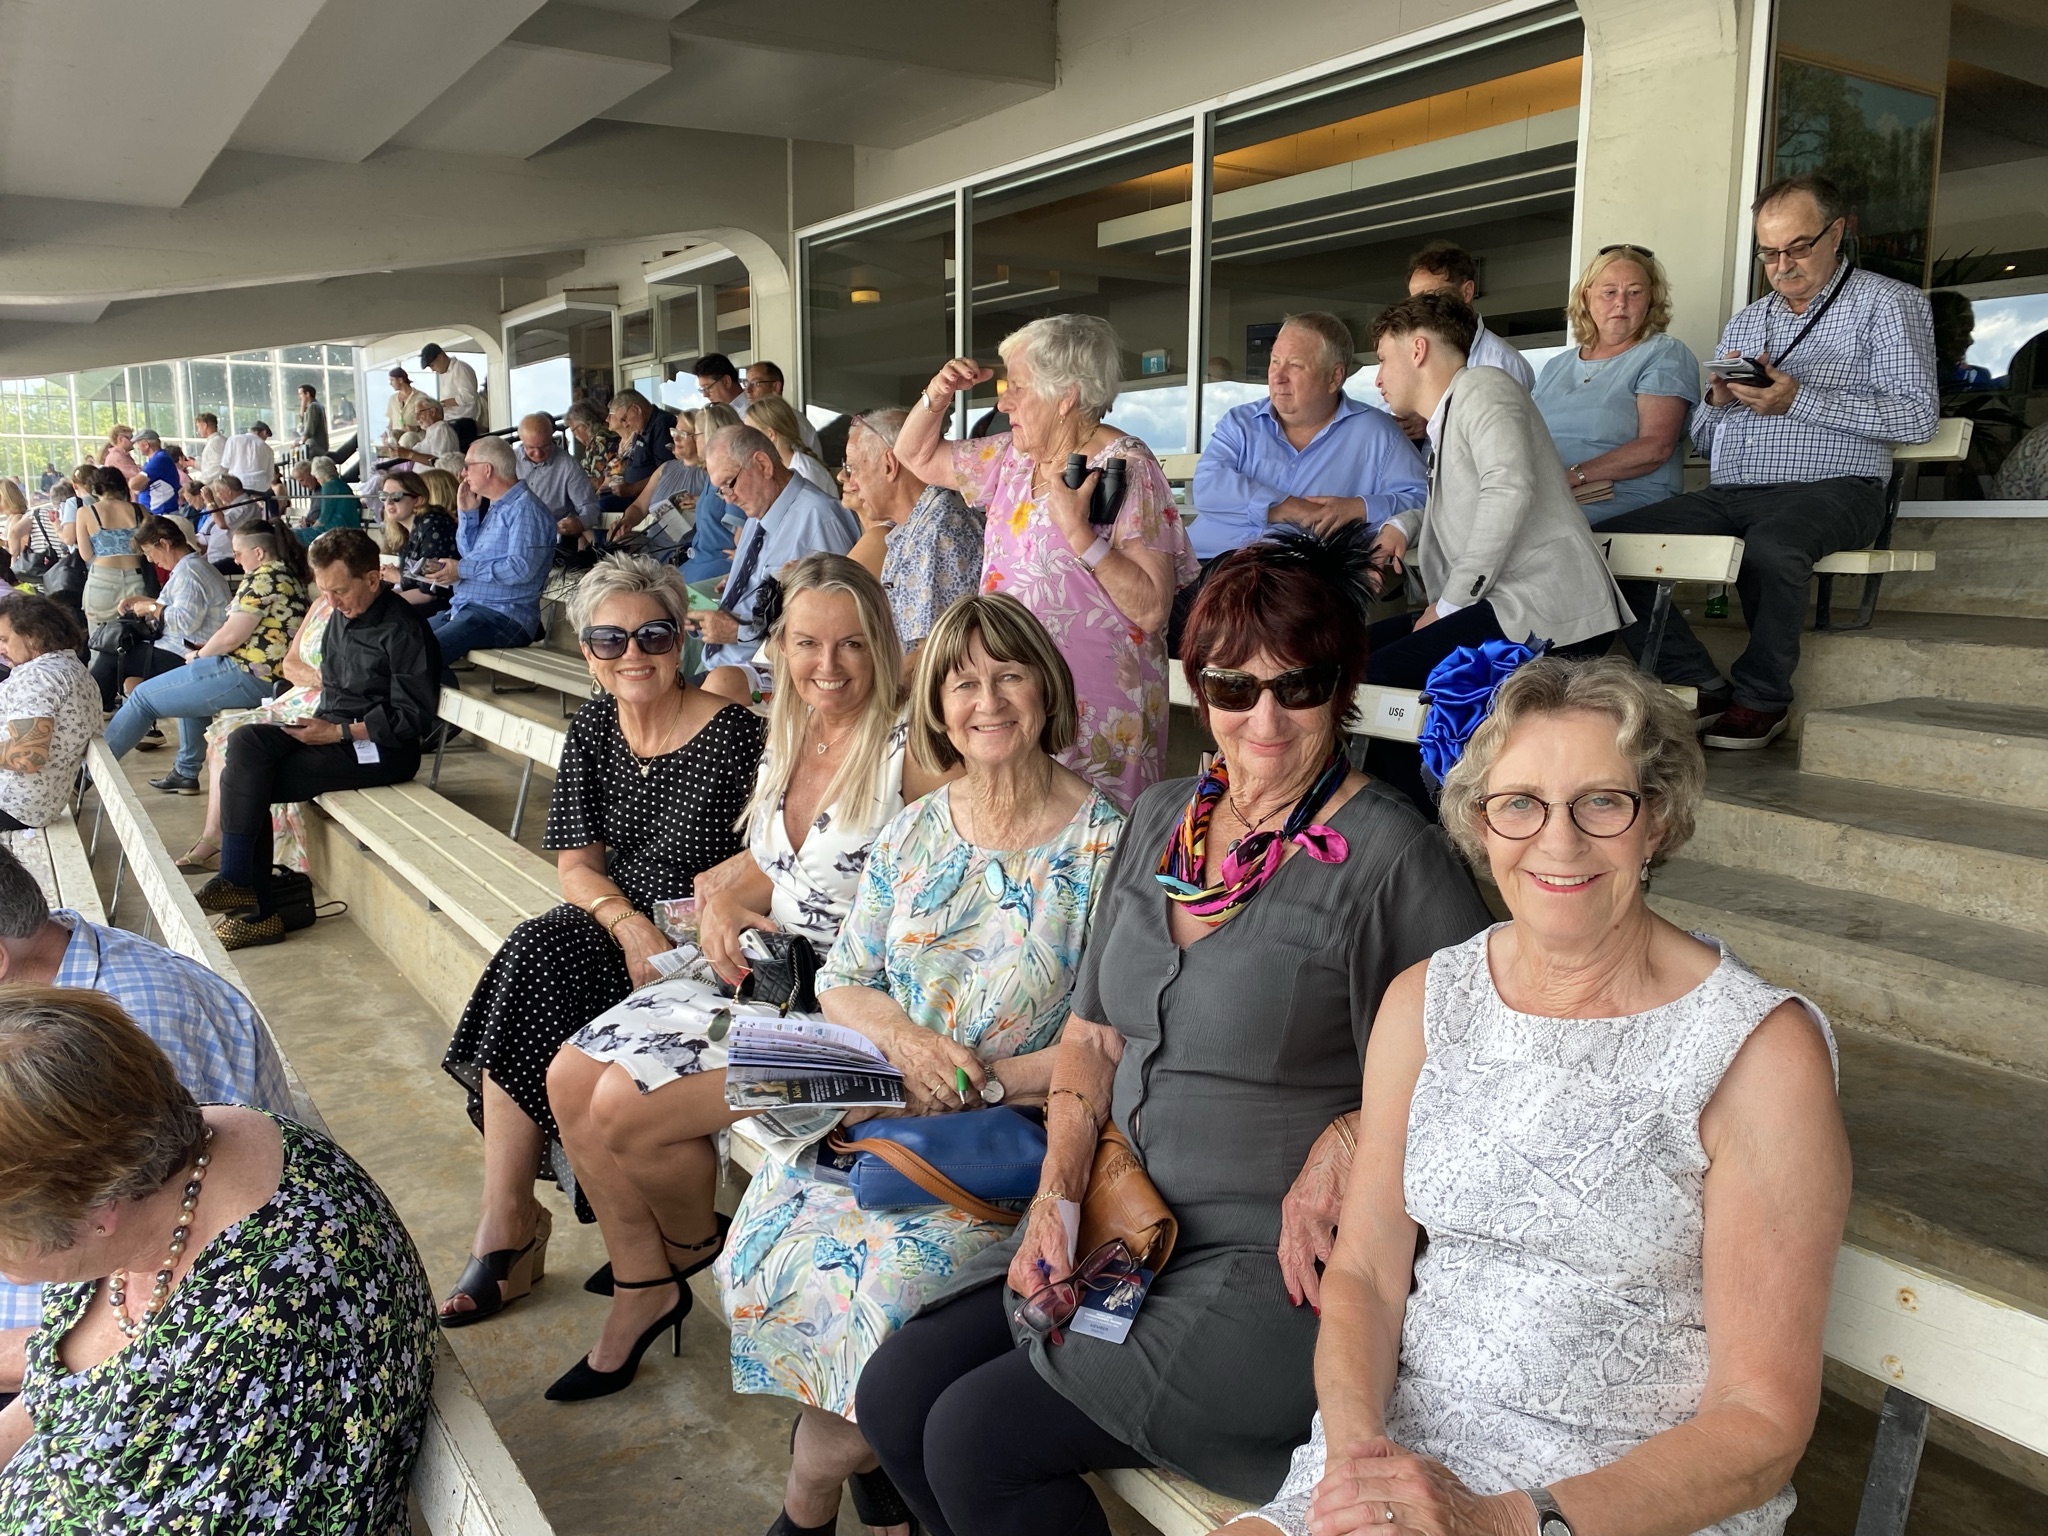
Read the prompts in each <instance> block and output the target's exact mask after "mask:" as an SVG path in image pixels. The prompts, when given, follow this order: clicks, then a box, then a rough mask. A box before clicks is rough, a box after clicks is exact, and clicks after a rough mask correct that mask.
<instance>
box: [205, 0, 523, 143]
mask: <svg viewBox="0 0 2048 1536" xmlns="http://www.w3.org/2000/svg"><path fill="white" fill-rule="evenodd" d="M543 3H544V0H435V3H434V4H433V5H420V4H419V3H418V0H328V3H327V4H326V5H325V6H324V7H323V8H322V9H321V11H320V14H319V15H318V16H316V17H314V18H313V24H312V25H311V26H309V27H308V28H307V29H306V31H305V34H304V35H303V36H302V37H301V38H300V39H299V42H298V46H297V47H295V48H293V49H292V51H291V53H290V55H289V56H288V57H287V58H286V59H285V61H284V63H283V65H282V66H280V67H279V69H278V71H277V73H276V74H275V75H273V76H271V79H270V84H269V85H267V86H265V87H264V89H263V94H262V95H260V96H258V97H257V98H256V104H255V105H254V106H252V107H251V108H250V109H249V112H248V115H247V116H245V117H244V118H243V119H242V122H241V126H240V127H238V128H237V129H236V130H235V133H234V137H232V138H231V139H229V140H228V145H229V147H230V148H232V149H246V150H252V151H255V152H256V153H259V154H271V155H302V156H305V157H306V158H308V159H313V160H340V161H345V162H354V161H358V160H362V159H366V158H367V157H368V156H369V155H371V154H372V153H374V152H375V151H376V150H377V149H379V148H381V147H382V146H383V145H384V144H385V143H386V141H388V140H389V139H390V138H391V136H392V134H394V133H395V132H397V131H398V130H399V128H401V127H403V126H404V125H405V124H407V123H409V122H411V121H412V120H413V119H414V118H415V117H417V116H419V114H420V113H421V112H422V111H424V110H425V109H426V107H427V106H428V105H429V104H430V103H432V102H433V101H434V99H435V98H436V97H438V96H440V95H441V93H442V92H443V91H445V90H446V89H447V88H448V82H449V80H450V79H452V78H459V77H460V76H462V75H463V74H465V73H467V72H468V70H469V69H470V67H471V66H472V65H474V64H475V63H476V62H477V61H478V60H479V59H481V58H483V57H484V55H485V54H487V53H489V52H490V50H491V49H492V47H493V46H494V45H496V44H497V43H498V42H499V41H501V40H502V39H503V38H505V37H506V36H508V35H509V34H510V33H511V32H512V30H513V28H515V27H517V26H518V25H519V24H520V23H521V22H523V21H525V20H526V19H527V18H528V17H529V16H531V15H532V14H533V13H534V12H535V11H537V10H539V9H540V8H541V6H542V4H543Z"/></svg>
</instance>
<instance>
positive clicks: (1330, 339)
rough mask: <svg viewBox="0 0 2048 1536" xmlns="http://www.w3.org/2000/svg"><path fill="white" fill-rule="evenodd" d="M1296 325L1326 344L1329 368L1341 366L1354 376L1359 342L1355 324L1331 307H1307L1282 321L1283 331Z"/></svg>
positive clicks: (1344, 371) (1346, 376)
mask: <svg viewBox="0 0 2048 1536" xmlns="http://www.w3.org/2000/svg"><path fill="white" fill-rule="evenodd" d="M1289 328H1292V329H1294V330H1297V331H1306V332H1307V333H1308V334H1309V335H1311V336H1313V337H1315V338H1316V340H1317V341H1319V342H1321V343H1322V344H1323V362H1324V365H1325V366H1326V367H1330V368H1339V369H1342V370H1343V372H1342V374H1341V375H1340V376H1341V377H1343V378H1347V379H1348V378H1350V377H1351V368H1352V364H1353V363H1354V362H1355V361H1356V359H1357V346H1358V343H1357V341H1356V340H1355V339H1354V338H1353V337H1352V335H1351V327H1350V326H1348V325H1346V324H1345V323H1344V322H1343V321H1342V320H1340V319H1339V318H1338V317H1337V316H1335V315H1333V314H1331V313H1330V312H1329V311H1328V310H1327V309H1304V310H1303V311H1302V312H1301V313H1300V314H1298V315H1288V316H1287V317H1286V318H1285V319H1283V320H1282V321H1281V322H1280V329H1281V330H1283V331H1284V330H1288V329H1289Z"/></svg>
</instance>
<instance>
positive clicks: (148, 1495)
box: [0, 986, 435, 1531]
mask: <svg viewBox="0 0 2048 1536" xmlns="http://www.w3.org/2000/svg"><path fill="white" fill-rule="evenodd" d="M309 1254H318V1255H319V1256H320V1258H319V1262H317V1263H308V1262H306V1261H305V1260H306V1256H307V1255H309ZM0 1270H5V1271H6V1272H7V1273H8V1274H9V1275H10V1276H12V1277H15V1278H17V1279H21V1280H31V1281H41V1282H43V1287H44V1288H43V1324H42V1327H41V1328H40V1329H39V1330H37V1331H36V1332H35V1333H33V1334H31V1335H30V1336H29V1340H28V1346H27V1370H26V1374H25V1377H24V1380H23V1384H22V1390H21V1396H20V1397H19V1398H18V1399H16V1400H15V1401H14V1402H13V1403H12V1404H10V1405H9V1406H8V1407H7V1408H6V1409H5V1410H4V1411H0V1529H4V1530H9V1531H26V1530H43V1529H72V1530H95V1531H101V1530H105V1531H113V1530H121V1531H140V1530H164V1531H170V1530H177V1531H183V1530H194V1531H196V1530H213V1529H218V1528H220V1527H221V1526H222V1525H223V1524H224V1523H225V1524H227V1525H231V1526H234V1527H236V1528H242V1527H245V1526H253V1525H266V1526H267V1525H270V1524H272V1523H273V1522H274V1520H275V1519H276V1512H277V1511H280V1510H285V1511H289V1512H290V1517H291V1521H292V1524H293V1525H294V1527H295V1528H297V1529H303V1530H343V1529H346V1530H360V1531H397V1530H403V1529H405V1528H406V1500H407V1484H408V1479H409V1476H410V1474H411V1471H412V1465H413V1461H414V1459H415V1458H416V1457H417V1455H418V1454H419V1446H420V1437H421V1433H422V1431H423V1429H424V1427H425V1424H426V1417H427V1407H428V1402H429V1397H430V1394H431V1391H432V1384H433V1369H434V1365H433V1360H434V1343H435V1340H434V1324H433V1309H432V1303H431V1300H430V1297H429V1293H428V1290H427V1277H426V1273H425V1271H424V1270H422V1269H421V1267H420V1261H419V1256H418V1254H416V1253H415V1252H414V1251H413V1246H412V1242H411V1240H410V1239H409V1238H408V1237H407V1236H406V1233H405V1228H404V1227H403V1226H402V1225H400V1223H399V1220H398V1217H397V1214H396V1213H395V1212H394V1211H393V1210H392V1209H391V1206H390V1204H389V1202H387V1201H386V1200H385V1198H384V1196H383V1194H382V1193H381V1192H380V1191H379V1190H378V1188H377V1186H376V1185H375V1184H374V1183H372V1182H371V1180H370V1178H369V1176H368V1175H367V1174H365V1173H364V1172H363V1170H362V1169H361V1168H359V1167H358V1166H357V1165H356V1164H355V1163H354V1162H353V1161H351V1160H350V1158H349V1157H348V1155H347V1154H346V1153H345V1152H343V1151H342V1150H341V1149H340V1148H339V1147H337V1146H335V1145H334V1143H333V1142H331V1141H329V1140H328V1139H327V1138H326V1137H325V1136H322V1135H320V1134H319V1133H318V1132H315V1131H311V1130H308V1129H307V1128H306V1127H304V1126H301V1125H297V1124H295V1123H293V1122H292V1121H290V1120H285V1119H280V1118H278V1117H277V1116H274V1115H269V1114H265V1113H264V1112H262V1111H260V1110H255V1109H246V1108H242V1107H239V1106H236V1105H231V1104H210V1105H205V1106H201V1105H198V1104H195V1103H194V1102H193V1100H192V1095H191V1094H190V1093H188V1092H186V1090H185V1088H184V1085H183V1084H181V1083H180V1082H179V1080H178V1074H177V1071H176V1069H175V1068H174V1067H173V1066H172V1064H171V1062H170V1061H169V1060H168V1059H167V1058H166V1057H165V1055H164V1053H163V1051H162V1050H161V1049H159V1048H158V1046H157V1044H156V1043H155V1042H154V1041H153V1040H151V1039H150V1038H149V1037H148V1036H147V1035H146V1034H144V1033H143V1032H142V1031H141V1030H140V1029H138V1028H136V1026H135V1025H134V1024H133V1023H132V1022H131V1021H130V1020H129V1018H128V1016H127V1015H126V1014H125V1013H123V1012H122V1011H121V1008H120V1006H119V1005H118V1004H117V1003H115V1002H114V1000H113V999H112V998H111V997H108V996H107V995H106V994H105V993H103V992H99V991H93V990H86V989H74V988H69V987H26V986H9V987H5V988H0Z"/></svg>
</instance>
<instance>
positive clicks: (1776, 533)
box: [1600, 176, 1941, 749]
mask: <svg viewBox="0 0 2048 1536" xmlns="http://www.w3.org/2000/svg"><path fill="white" fill-rule="evenodd" d="M1755 211H1756V238H1757V259H1758V260H1759V261H1761V262H1762V263H1763V264H1764V271H1765V273H1766V274H1767V275H1768V276H1769V278H1770V280H1771V287H1772V289H1773V290H1774V291H1773V292H1772V293H1771V294H1770V295H1768V296H1767V297H1765V298H1761V299H1758V300H1757V301H1756V302H1755V303H1754V304H1751V305H1750V306H1749V307H1748V308H1746V309H1744V310H1742V311H1741V312H1739V313H1738V314H1737V315H1736V316H1735V317H1734V318H1733V319H1732V320H1730V321H1729V322H1728V326H1727V329H1725V330H1724V331H1722V333H1721V349H1720V355H1721V356H1722V357H1735V356H1738V355H1739V356H1742V357H1750V358H1756V357H1761V358H1762V359H1764V360H1765V367H1766V371H1767V372H1768V373H1769V374H1770V377H1771V382H1770V383H1769V384H1758V385H1747V384H1732V383H1726V382H1724V381H1722V380H1720V379H1715V380H1713V381H1712V383H1711V384H1710V385H1709V387H1708V389H1707V396H1706V398H1705V399H1704V400H1702V401H1701V402H1700V405H1699V407H1698V409H1697V410H1695V411H1694V412H1693V417H1692V440H1693V442H1694V443H1695V444H1696V445H1697V446H1698V448H1699V450H1700V452H1701V453H1703V454H1705V455H1706V457H1707V461H1708V464H1709V465H1710V466H1711V478H1710V484H1709V485H1708V487H1707V489H1705V490H1702V491H1691V492H1688V493H1687V494H1685V495H1683V496H1673V497H1671V498H1670V499H1669V500H1668V501H1660V502H1658V503H1656V504H1655V505H1654V506H1648V507H1644V508H1642V509H1641V510H1639V511H1636V512H1626V513H1623V514H1622V515H1621V516H1619V517H1615V518H1610V519H1608V521H1606V522H1604V523H1602V524H1601V525H1600V532H1601V533H1602V534H1607V533H1718V534H1733V535H1734V536H1736V537H1737V538H1739V539H1741V540H1743V551H1742V570H1741V573H1740V574H1739V575H1738V576H1737V578H1736V582H1735V590H1736V592H1737V593H1738V594H1739V595H1740V596H1741V598H1742V613H1743V618H1744V619H1745V620H1746V621H1747V622H1748V624H1749V644H1748V645H1747V646H1746V647H1745V648H1744V650H1743V652H1742V655H1741V656H1739V657H1738V658H1737V659H1736V662H1735V665H1734V667H1732V668H1731V669H1730V672H1729V677H1730V682H1732V685H1733V686H1732V687H1731V686H1730V682H1723V681H1722V679H1721V673H1720V669H1719V668H1718V667H1716V666H1715V664H1714V659H1713V657H1711V656H1710V655H1708V654H1707V649H1706V647H1705V646H1703V645H1701V644H1700V642H1699V637H1698V636H1696V635H1695V634H1694V633H1693V632H1692V628H1691V626H1689V625H1688V624H1687V623H1686V622H1685V619H1684V617H1683V615H1681V614H1679V613H1676V612H1674V613H1673V614H1672V615H1671V620H1670V626H1669V627H1668V628H1667V629H1666V631H1665V634H1664V647H1663V650H1662V652H1661V653H1660V654H1659V656H1658V657H1657V659H1656V666H1657V675H1658V676H1659V677H1661V678H1662V679H1663V680H1664V681H1665V682H1667V683H1681V684H1691V685H1693V686H1694V687H1697V688H1698V689H1699V691H1700V702H1699V723H1700V727H1701V729H1702V730H1704V731H1705V732H1706V744H1707V745H1708V746H1710V747H1728V748H1736V749H1743V748H1756V747H1764V746H1768V745H1769V744H1770V743H1771V742H1772V741H1773V740H1775V739H1776V738H1777V737H1778V735H1779V734H1780V733H1781V732H1783V730H1784V729H1785V715H1786V711H1787V710H1788V709H1789V708H1790V707H1791V704H1792V673H1793V670H1794V669H1795V668H1796V667H1797V666H1798V665H1799V631H1800V629H1801V628H1802V627H1803V626H1804V625H1805V622H1806V593H1807V583H1808V581H1809V580H1810V579H1811V578H1812V575H1813V567H1814V562H1815V561H1817V560H1819V559H1821V558H1822V557H1823V556H1826V555H1831V554H1834V553H1836V552H1837V551H1838V550H1844V549H1863V548H1866V547H1868V546H1869V545H1870V543H1871V542H1872V541H1873V540H1875V539H1876V537H1877V534H1878V531H1879V529H1880V528H1881V527H1882V526H1883V523H1884V500H1885V482H1886V480H1887V479H1888V478H1889V476H1890V474H1891V448H1892V444H1894V443H1924V442H1926V441H1927V440H1928V439H1929V438H1930V437H1932V436H1933V435H1934V429H1935V427H1936V425H1937V424H1938V423H1939V421H1940V417H1941V408H1940V401H1939V393H1938V387H1937V384H1936V382H1935V376H1934V324H1933V320H1932V317H1931V316H1930V314H1929V312H1928V306H1927V295H1925V294H1924V293H1922V292H1921V291H1920V290H1919V289H1917V288H1914V287H1911V286H1910V285H1908V284H1906V283H1901V282H1895V281H1894V280H1893V279H1891V278H1888V277H1881V276H1879V275H1878V274H1877V273H1875V272H1866V271H1862V270H1860V269H1857V268H1852V267H1850V266H1849V265H1848V263H1847V262H1845V261H1844V260H1843V259H1842V256H1841V248H1842V239H1843V236H1844V235H1845V234H1846V232H1847V230H1848V210H1847V208H1846V206H1845V205H1844V203H1843V201H1842V194H1841V192H1840V191H1839V190H1838V189H1837V188H1836V187H1835V185H1834V183H1833V182H1831V181H1829V180H1828V179H1827V178H1826V177H1824V176H1792V177H1787V178H1786V179H1784V180H1782V181H1778V182H1775V183H1773V184H1772V185H1770V186H1768V187H1766V188H1764V190H1763V192H1762V193H1761V194H1759V196H1758V197H1757V200H1756V208H1755ZM1622 591H1623V592H1624V593H1625V594H1626V595H1627V597H1628V601H1629V606H1630V607H1632V608H1633V609H1635V611H1636V612H1637V613H1639V614H1647V613H1648V612H1649V611H1650V602H1651V597H1652V595H1653V594H1652V592H1651V590H1650V586H1649V584H1648V583H1639V582H1624V583H1623V584H1622ZM1646 627H1647V626H1646V623H1645V622H1643V621H1638V622H1637V624H1636V625H1635V626H1634V627H1633V628H1632V629H1629V630H1627V631H1625V632H1624V633H1623V637H1622V638H1623V639H1625V640H1626V641H1628V643H1629V646H1630V648H1631V649H1632V650H1635V651H1637V652H1640V651H1641V649H1642V645H1643V641H1644V632H1645V629H1646Z"/></svg>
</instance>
